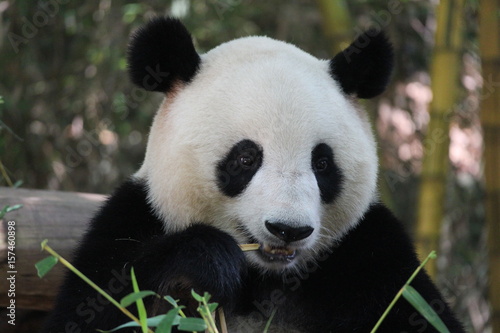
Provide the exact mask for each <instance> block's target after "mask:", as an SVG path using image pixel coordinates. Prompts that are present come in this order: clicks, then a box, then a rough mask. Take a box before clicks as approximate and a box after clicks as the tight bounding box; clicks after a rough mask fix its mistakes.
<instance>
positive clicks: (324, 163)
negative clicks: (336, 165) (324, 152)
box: [314, 157, 329, 172]
mask: <svg viewBox="0 0 500 333" xmlns="http://www.w3.org/2000/svg"><path fill="white" fill-rule="evenodd" d="M328 166H329V163H328V158H326V157H322V158H320V159H318V160H317V161H316V162H315V163H314V171H315V172H323V171H325V170H326V169H328Z"/></svg>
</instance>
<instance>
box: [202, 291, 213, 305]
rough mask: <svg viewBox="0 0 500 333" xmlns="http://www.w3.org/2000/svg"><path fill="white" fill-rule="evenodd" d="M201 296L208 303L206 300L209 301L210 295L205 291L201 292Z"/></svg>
mask: <svg viewBox="0 0 500 333" xmlns="http://www.w3.org/2000/svg"><path fill="white" fill-rule="evenodd" d="M203 298H204V299H205V302H207V303H208V301H210V299H211V298H212V295H210V294H209V293H208V292H206V291H205V293H204V294H203Z"/></svg>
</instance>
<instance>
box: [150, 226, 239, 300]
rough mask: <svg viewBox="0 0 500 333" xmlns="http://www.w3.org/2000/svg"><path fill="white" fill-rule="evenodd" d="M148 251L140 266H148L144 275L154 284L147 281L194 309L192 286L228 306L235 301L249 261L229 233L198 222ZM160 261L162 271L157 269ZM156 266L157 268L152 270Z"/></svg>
mask: <svg viewBox="0 0 500 333" xmlns="http://www.w3.org/2000/svg"><path fill="white" fill-rule="evenodd" d="M151 249H152V248H151ZM148 252H149V255H147V256H145V257H143V259H144V260H141V261H142V265H141V266H142V267H144V268H145V269H146V271H144V270H143V271H142V274H141V275H143V277H145V278H146V279H148V280H149V281H152V284H153V285H151V284H150V283H148V284H149V285H150V287H152V288H154V289H156V290H157V291H158V292H159V293H161V294H163V295H170V296H172V297H174V298H176V299H180V301H181V304H184V305H187V306H188V308H193V307H194V309H196V307H197V302H196V304H194V299H193V298H192V296H191V290H194V291H196V292H197V293H198V294H203V293H205V292H208V293H209V294H210V295H212V300H213V301H215V302H219V304H221V305H223V306H224V307H225V308H231V307H233V306H234V305H235V304H236V301H237V299H238V298H239V296H240V294H241V289H242V284H243V281H244V279H245V276H246V271H247V263H246V259H245V256H244V254H243V251H241V249H240V247H239V246H238V244H237V243H236V241H235V240H234V238H233V237H231V236H230V235H229V234H227V233H225V232H223V231H220V230H219V229H216V228H214V227H210V226H207V225H202V224H196V225H193V226H190V227H189V228H188V229H186V230H184V231H182V232H179V233H177V234H174V235H168V236H164V239H163V240H162V241H161V242H160V244H158V243H157V244H156V246H154V249H152V251H148ZM154 257H156V258H157V259H156V260H154ZM152 260H154V261H155V262H156V263H154V262H153V261H152ZM160 262H161V264H159V263H160ZM145 263H146V265H144V264H145ZM157 264H159V266H160V267H161V268H162V272H159V271H158V265H157ZM146 266H148V268H146ZM154 266H156V269H157V271H156V272H152V271H151V270H154ZM147 270H149V272H147ZM148 275H149V276H148ZM159 281H161V282H159ZM155 284H159V285H156V286H155Z"/></svg>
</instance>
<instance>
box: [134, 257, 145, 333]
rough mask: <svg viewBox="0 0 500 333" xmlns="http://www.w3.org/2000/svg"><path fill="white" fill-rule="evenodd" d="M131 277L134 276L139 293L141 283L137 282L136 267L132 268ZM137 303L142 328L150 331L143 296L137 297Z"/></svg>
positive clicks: (135, 286) (136, 289)
mask: <svg viewBox="0 0 500 333" xmlns="http://www.w3.org/2000/svg"><path fill="white" fill-rule="evenodd" d="M130 277H131V278H132V287H133V288H134V292H135V293H139V292H140V289H139V285H138V284H137V279H136V277H135V272H134V267H132V268H131V269H130ZM135 303H136V304H137V312H138V314H139V321H140V323H141V329H142V332H143V333H147V332H148V324H147V320H148V315H147V313H146V307H144V302H143V301H142V298H138V299H136V301H135Z"/></svg>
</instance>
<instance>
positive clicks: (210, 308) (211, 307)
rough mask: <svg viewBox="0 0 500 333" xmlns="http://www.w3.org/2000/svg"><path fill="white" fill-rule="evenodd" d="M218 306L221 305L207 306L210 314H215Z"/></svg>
mask: <svg viewBox="0 0 500 333" xmlns="http://www.w3.org/2000/svg"><path fill="white" fill-rule="evenodd" d="M218 306H219V303H210V304H207V307H208V310H209V311H210V313H212V312H214V311H215V310H216V309H217V307H218Z"/></svg>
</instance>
